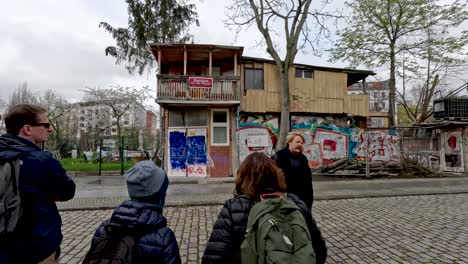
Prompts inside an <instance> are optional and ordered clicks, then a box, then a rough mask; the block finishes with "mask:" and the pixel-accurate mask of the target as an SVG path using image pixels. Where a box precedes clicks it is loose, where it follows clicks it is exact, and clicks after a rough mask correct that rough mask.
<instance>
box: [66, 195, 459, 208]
mask: <svg viewBox="0 0 468 264" xmlns="http://www.w3.org/2000/svg"><path fill="white" fill-rule="evenodd" d="M459 194H468V190H466V191H446V192H444V191H441V192H414V193H393V194H392V193H391V194H366V195H364V194H357V195H342V196H340V195H335V196H333V195H331V196H326V195H324V196H317V197H315V198H314V201H328V200H330V201H331V200H349V199H363V198H371V199H372V198H388V197H399V196H429V195H459ZM224 202H225V201H224V200H223V201H190V202H187V201H167V203H166V205H165V207H190V206H213V205H223V204H224ZM115 208H116V206H109V205H104V206H83V207H74V208H61V209H59V211H81V210H113V209H115Z"/></svg>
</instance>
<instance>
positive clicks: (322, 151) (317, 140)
mask: <svg viewBox="0 0 468 264" xmlns="http://www.w3.org/2000/svg"><path fill="white" fill-rule="evenodd" d="M348 126H350V127H348ZM291 127H292V129H293V130H295V131H301V132H302V134H303V135H304V138H305V142H304V146H303V147H304V152H303V153H304V154H305V155H306V157H307V158H308V160H309V166H310V167H311V168H316V167H319V166H321V165H327V164H330V163H333V162H335V161H336V160H339V159H342V158H349V159H352V158H360V159H364V158H365V150H366V149H365V147H366V145H365V144H364V143H365V141H364V132H365V131H364V130H362V129H360V128H358V127H357V126H355V125H354V124H353V123H352V122H351V121H348V120H346V119H344V118H333V117H314V116H294V115H293V116H292V117H291ZM368 138H369V145H368V146H369V160H370V161H371V162H373V161H374V162H377V161H387V160H398V161H399V160H400V151H399V141H400V137H399V135H398V134H397V133H396V131H389V130H383V131H369V132H368Z"/></svg>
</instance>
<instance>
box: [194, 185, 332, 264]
mask: <svg viewBox="0 0 468 264" xmlns="http://www.w3.org/2000/svg"><path fill="white" fill-rule="evenodd" d="M287 198H288V200H290V201H292V202H294V203H295V204H296V205H297V206H298V207H299V209H300V211H301V213H302V214H303V215H304V218H305V220H306V223H307V227H308V228H309V232H310V237H311V238H312V246H313V247H314V252H315V254H316V257H317V259H316V260H317V263H319V264H323V263H325V260H326V258H327V246H326V243H325V240H324V239H323V237H322V233H321V232H320V229H319V228H318V227H317V223H316V222H315V220H314V218H313V217H312V214H311V212H310V210H309V209H308V208H307V207H306V205H305V204H304V202H303V201H301V200H300V199H299V198H298V197H297V196H296V195H294V194H291V193H288V194H287ZM253 206H254V202H253V201H252V200H250V199H248V198H247V197H245V196H237V197H234V198H231V199H229V200H227V201H226V202H225V203H224V206H223V208H222V209H221V211H220V212H219V216H218V219H217V220H216V222H215V224H214V226H213V231H212V232H211V235H210V238H209V240H208V242H207V244H206V248H205V253H204V254H203V257H202V264H209V263H219V264H228V263H241V259H240V246H241V244H242V241H243V240H244V237H245V232H246V228H247V220H248V217H249V213H250V209H252V207H253Z"/></svg>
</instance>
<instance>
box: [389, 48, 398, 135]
mask: <svg viewBox="0 0 468 264" xmlns="http://www.w3.org/2000/svg"><path fill="white" fill-rule="evenodd" d="M395 68H396V65H395V45H394V44H391V45H390V80H389V83H388V86H389V88H390V94H389V99H388V103H389V104H390V105H389V107H388V110H389V111H388V121H389V122H388V123H389V126H390V127H392V126H394V125H395V124H396V122H395V94H396V87H395Z"/></svg>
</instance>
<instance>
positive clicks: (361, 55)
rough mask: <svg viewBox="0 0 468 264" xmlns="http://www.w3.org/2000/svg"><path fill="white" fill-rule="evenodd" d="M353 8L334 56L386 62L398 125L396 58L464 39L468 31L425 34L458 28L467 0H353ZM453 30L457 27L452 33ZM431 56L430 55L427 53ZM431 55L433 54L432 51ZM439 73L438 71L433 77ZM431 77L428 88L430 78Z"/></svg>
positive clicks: (465, 13) (373, 64) (357, 61)
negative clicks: (428, 46) (432, 36)
mask: <svg viewBox="0 0 468 264" xmlns="http://www.w3.org/2000/svg"><path fill="white" fill-rule="evenodd" d="M347 6H348V7H349V8H350V9H351V10H352V15H351V17H349V19H348V21H347V24H346V27H345V28H344V29H343V30H342V31H339V32H338V35H339V37H340V40H339V41H338V43H336V45H335V47H334V48H333V49H332V50H331V51H332V52H331V54H332V60H334V61H337V60H343V61H344V60H349V61H351V64H352V65H353V66H357V65H366V66H368V67H381V66H387V67H388V70H389V75H390V76H389V77H390V78H389V87H390V95H389V101H390V108H389V121H390V125H391V126H393V125H395V120H394V118H395V102H396V94H397V89H396V74H397V72H396V71H397V69H398V66H399V65H398V61H397V57H398V56H399V55H401V54H402V53H405V52H406V53H408V54H413V53H420V52H421V50H423V49H426V50H427V44H428V43H429V44H430V46H444V45H451V44H453V43H455V42H457V43H460V44H462V43H464V42H466V40H465V39H466V35H467V34H466V33H467V32H464V31H462V32H461V34H459V36H458V37H452V36H451V35H450V34H447V35H445V36H440V37H439V38H437V40H435V39H432V40H429V41H428V38H426V33H427V32H428V30H431V29H433V30H434V31H435V32H442V33H446V32H448V31H456V30H459V26H460V25H462V23H464V21H465V20H466V19H467V17H468V11H467V9H466V2H465V1H461V0H454V1H448V2H447V1H438V0H366V1H359V0H356V1H350V2H349V3H347ZM452 33H453V32H452ZM427 56H431V55H430V54H428V55H427ZM433 58H435V57H434V56H433ZM433 77H435V76H433ZM431 82H432V81H431V80H430V79H429V78H428V79H427V84H426V87H427V90H428V91H430V89H431V88H430V86H431V85H430V83H431Z"/></svg>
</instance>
